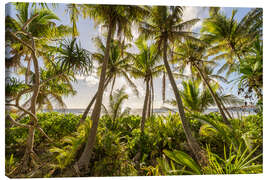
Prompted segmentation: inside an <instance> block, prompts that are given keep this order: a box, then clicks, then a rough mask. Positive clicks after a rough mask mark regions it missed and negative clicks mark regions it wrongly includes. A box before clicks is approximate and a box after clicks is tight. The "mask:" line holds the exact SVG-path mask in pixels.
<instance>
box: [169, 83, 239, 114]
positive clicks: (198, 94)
mask: <svg viewBox="0 0 270 180" xmlns="http://www.w3.org/2000/svg"><path fill="white" fill-rule="evenodd" d="M182 87H183V88H182V90H180V91H179V93H180V95H181V98H182V100H183V104H184V106H185V108H186V109H187V110H188V111H196V112H204V111H205V110H207V109H208V108H209V107H211V106H214V105H215V101H214V100H213V98H212V96H211V93H210V91H209V90H208V89H205V88H203V87H202V86H201V83H200V81H197V80H196V81H192V80H189V81H182ZM211 87H212V89H213V91H214V92H215V93H216V94H218V97H219V98H220V100H221V101H222V102H224V103H225V104H230V105H235V104H237V105H238V104H241V103H242V101H241V100H239V99H238V98H236V97H235V96H234V95H224V94H220V93H218V90H219V87H218V85H217V84H216V85H212V86H211ZM170 103H171V104H172V105H176V101H175V100H172V101H170Z"/></svg>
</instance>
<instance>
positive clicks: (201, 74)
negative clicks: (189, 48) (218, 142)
mask: <svg viewBox="0 0 270 180" xmlns="http://www.w3.org/2000/svg"><path fill="white" fill-rule="evenodd" d="M193 65H194V66H195V68H196V69H197V70H198V72H199V74H200V76H201V77H202V79H203V81H204V82H205V84H206V86H207V87H208V89H209V91H210V93H211V96H212V98H213V100H214V101H215V103H216V105H217V107H218V109H219V112H220V114H221V116H222V117H223V121H224V122H225V123H226V124H227V125H228V126H231V124H230V122H229V121H228V119H227V117H226V115H225V113H224V111H223V109H222V107H221V105H220V102H219V101H218V99H217V97H216V95H215V93H214V92H213V90H212V88H211V86H210V84H209V83H208V81H207V79H206V77H205V76H204V74H203V73H202V71H201V69H200V68H199V67H198V66H197V64H195V63H193Z"/></svg>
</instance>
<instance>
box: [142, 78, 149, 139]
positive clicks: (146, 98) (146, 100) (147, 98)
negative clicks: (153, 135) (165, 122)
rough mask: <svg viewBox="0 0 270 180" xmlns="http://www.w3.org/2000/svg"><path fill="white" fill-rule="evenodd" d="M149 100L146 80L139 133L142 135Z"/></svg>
mask: <svg viewBox="0 0 270 180" xmlns="http://www.w3.org/2000/svg"><path fill="white" fill-rule="evenodd" d="M148 100H149V80H148V79H147V80H146V92H145V98H144V103H143V111H142V121H141V133H142V134H143V133H144V125H145V120H146V112H147V104H148Z"/></svg>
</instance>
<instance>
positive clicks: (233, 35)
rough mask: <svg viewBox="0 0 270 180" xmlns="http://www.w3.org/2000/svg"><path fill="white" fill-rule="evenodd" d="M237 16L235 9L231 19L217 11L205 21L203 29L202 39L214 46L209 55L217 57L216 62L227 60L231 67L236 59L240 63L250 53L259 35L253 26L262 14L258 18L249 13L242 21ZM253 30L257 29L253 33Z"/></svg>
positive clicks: (209, 50)
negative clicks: (251, 46)
mask: <svg viewBox="0 0 270 180" xmlns="http://www.w3.org/2000/svg"><path fill="white" fill-rule="evenodd" d="M255 12H257V11H255ZM236 14H237V10H235V9H234V10H233V11H232V14H231V17H227V16H226V15H225V14H224V13H221V12H220V11H217V12H216V13H215V15H214V16H211V17H210V18H207V19H205V20H204V21H203V24H202V28H201V34H202V39H203V40H204V41H206V42H208V43H210V44H211V45H212V47H211V48H209V49H208V55H209V56H212V55H215V56H216V57H214V58H213V59H214V60H219V59H225V60H227V62H228V63H227V64H229V65H230V64H233V63H234V62H235V60H236V59H238V61H239V60H240V59H241V57H242V56H243V55H245V53H246V52H248V50H249V46H250V45H251V44H252V41H253V40H254V38H255V37H256V36H257V35H258V29H257V30H255V29H256V28H255V26H254V25H253V26H252V24H253V22H254V21H255V20H256V18H259V17H258V16H260V13H258V14H257V16H256V15H255V14H254V13H249V14H247V15H246V16H245V17H244V18H242V19H241V20H240V21H238V20H237V19H236ZM255 17H256V18H255ZM252 28H253V29H254V28H255V29H254V30H253V31H251V29H252ZM236 62H237V61H236Z"/></svg>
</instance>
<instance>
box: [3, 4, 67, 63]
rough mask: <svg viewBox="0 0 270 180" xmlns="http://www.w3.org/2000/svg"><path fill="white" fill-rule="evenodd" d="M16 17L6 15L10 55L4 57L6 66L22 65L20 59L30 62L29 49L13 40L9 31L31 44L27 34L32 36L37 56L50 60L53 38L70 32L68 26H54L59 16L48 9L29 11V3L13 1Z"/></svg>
mask: <svg viewBox="0 0 270 180" xmlns="http://www.w3.org/2000/svg"><path fill="white" fill-rule="evenodd" d="M15 7H16V12H17V14H16V15H17V18H13V17H11V16H6V42H7V43H6V46H7V47H9V49H10V53H9V54H10V55H11V57H8V58H6V67H22V66H23V64H22V63H21V59H22V58H24V60H25V61H26V62H28V66H30V63H31V51H30V50H29V48H28V47H26V46H24V45H22V44H21V43H20V42H17V41H14V39H13V37H12V36H10V32H13V33H15V32H16V33H17V36H18V37H20V38H21V39H22V40H23V41H24V42H25V43H28V44H31V43H32V42H31V40H30V38H29V36H31V37H33V39H34V42H35V46H36V50H37V56H39V57H43V60H44V61H45V63H46V62H48V61H50V58H49V55H48V53H49V51H51V50H52V49H54V50H55V49H56V48H53V47H51V46H50V44H52V43H53V41H54V40H56V39H59V38H62V37H64V36H65V35H68V34H70V33H71V29H70V28H69V27H68V26H64V25H59V26H56V24H55V21H58V20H59V18H58V17H57V16H56V14H54V13H53V12H52V11H51V10H49V9H45V8H43V9H39V8H35V9H34V10H32V9H31V11H30V8H31V7H30V4H29V3H15Z"/></svg>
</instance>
